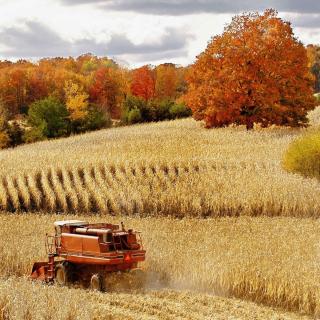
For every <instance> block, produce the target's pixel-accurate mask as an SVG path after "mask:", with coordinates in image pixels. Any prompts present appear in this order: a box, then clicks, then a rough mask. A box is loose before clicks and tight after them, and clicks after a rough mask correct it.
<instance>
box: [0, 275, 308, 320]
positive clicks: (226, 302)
mask: <svg viewBox="0 0 320 320" xmlns="http://www.w3.org/2000/svg"><path fill="white" fill-rule="evenodd" d="M17 305H19V308H17ZM0 310H1V311H0V319H15V320H29V319H33V320H42V319H59V320H60V319H61V320H75V319H78V320H92V319H96V320H100V319H101V320H102V319H103V320H150V319H154V320H157V319H163V320H176V319H186V320H204V319H214V320H225V319H255V320H268V319H270V320H275V319H279V320H280V319H283V320H298V319H301V320H308V319H311V318H310V317H308V316H302V315H297V314H293V313H288V312H284V311H280V310H275V309H272V308H270V307H264V306H258V305H256V304H254V303H250V302H243V301H240V300H237V299H228V298H223V297H216V296H210V295H207V294H199V293H195V292H177V291H172V290H161V291H150V290H148V291H145V292H135V293H134V294H132V293H126V292H122V293H108V294H106V293H95V292H90V291H88V290H81V289H68V288H58V287H55V286H45V285H41V284H37V283H30V281H28V280H26V279H23V278H10V279H8V280H0Z"/></svg>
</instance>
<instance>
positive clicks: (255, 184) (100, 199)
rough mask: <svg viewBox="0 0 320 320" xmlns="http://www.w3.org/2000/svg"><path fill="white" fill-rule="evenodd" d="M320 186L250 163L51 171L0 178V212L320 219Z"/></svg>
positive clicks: (119, 164) (140, 165)
mask: <svg viewBox="0 0 320 320" xmlns="http://www.w3.org/2000/svg"><path fill="white" fill-rule="evenodd" d="M319 193H320V184H319V183H318V182H317V181H315V180H307V179H304V178H302V177H299V176H295V175H288V174H287V173H284V172H282V171H280V170H279V169H278V168H277V167H276V166H271V165H269V166H267V165H263V164H262V165H261V164H256V163H245V162H239V163H231V162H229V163H227V164H226V163H221V162H218V161H216V162H207V163H205V162H162V163H161V162H159V163H148V162H143V163H135V164H127V163H117V164H109V165H108V164H101V163H100V164H97V165H95V166H88V167H80V168H76V167H73V168H64V167H59V166H58V167H50V168H49V169H43V170H41V171H36V172H35V173H33V174H32V173H30V174H25V175H17V176H10V175H6V176H2V177H0V210H3V211H11V212H14V211H22V212H27V211H42V210H43V211H46V212H52V213H55V212H76V213H90V212H92V213H93V212H99V213H102V214H110V215H120V214H125V215H139V216H151V215H153V216H155V215H165V216H168V215H169V216H174V217H184V216H189V217H190V216H192V217H208V216H211V217H220V216H240V215H250V216H259V215H267V216H281V215H282V216H296V217H319V216H320V198H319V196H318V195H319Z"/></svg>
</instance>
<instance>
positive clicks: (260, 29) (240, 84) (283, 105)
mask: <svg viewBox="0 0 320 320" xmlns="http://www.w3.org/2000/svg"><path fill="white" fill-rule="evenodd" d="M187 81H188V84H189V90H188V93H187V95H186V102H187V104H188V105H189V106H190V108H191V109H192V111H193V114H194V118H195V119H200V120H204V121H205V123H206V126H207V127H221V126H225V125H228V124H231V123H236V124H245V125H246V126H247V128H248V129H251V128H252V127H253V124H254V122H256V123H261V125H262V126H269V125H271V124H276V125H288V126H293V127H295V126H303V125H305V124H306V123H307V117H306V116H307V112H308V111H309V110H312V109H313V108H314V106H315V100H314V97H313V95H312V93H313V90H312V86H313V83H312V82H313V81H312V77H311V75H310V73H309V69H308V61H307V54H306V49H305V48H304V46H303V45H302V44H301V43H300V42H298V41H297V39H296V38H295V37H294V35H293V31H292V28H291V26H290V24H289V23H287V22H284V21H282V20H281V19H280V18H278V17H277V12H276V11H275V10H266V11H265V13H264V14H263V15H259V14H258V13H249V14H243V15H240V16H236V17H234V18H233V20H232V22H231V24H230V25H229V26H227V27H226V28H225V30H224V33H223V34H222V35H221V36H216V37H214V38H213V39H212V41H211V42H210V43H209V45H208V47H207V49H206V50H205V52H203V53H202V54H200V55H199V56H198V57H197V61H196V63H195V64H194V65H193V66H192V67H191V69H190V72H189V75H188V78H187Z"/></svg>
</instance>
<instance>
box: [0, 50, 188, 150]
mask: <svg viewBox="0 0 320 320" xmlns="http://www.w3.org/2000/svg"><path fill="white" fill-rule="evenodd" d="M185 72H186V69H185V68H183V67H180V66H176V65H174V64H170V63H167V64H162V65H159V66H156V67H153V66H149V65H146V66H143V67H140V68H137V69H133V70H129V69H127V68H124V67H122V66H120V65H119V64H117V63H116V62H115V61H113V60H112V59H109V58H106V57H101V58H99V57H96V56H94V55H92V54H85V55H82V56H80V57H78V58H72V57H69V58H51V59H42V60H40V61H39V62H37V63H32V62H30V61H26V60H19V61H17V62H15V63H13V62H10V61H0V117H1V122H0V132H1V135H0V140H1V142H0V145H1V146H2V147H6V146H15V145H17V144H20V143H23V142H33V141H38V140H43V139H46V138H53V137H60V136H67V135H70V134H75V133H79V132H84V131H90V130H96V129H100V128H103V127H109V126H110V125H111V119H112V120H118V121H116V123H119V122H120V123H123V124H131V123H138V122H145V121H159V120H164V119H174V118H179V117H185V116H189V115H190V114H191V113H190V109H188V108H187V107H186V106H185V105H184V103H183V101H182V100H181V97H182V96H183V95H184V94H185V92H186V81H185Z"/></svg>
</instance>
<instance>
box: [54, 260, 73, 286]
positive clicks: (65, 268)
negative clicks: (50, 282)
mask: <svg viewBox="0 0 320 320" xmlns="http://www.w3.org/2000/svg"><path fill="white" fill-rule="evenodd" d="M55 282H56V283H57V284H58V285H59V286H66V285H68V284H70V282H71V266H70V265H68V264H63V263H59V264H58V265H57V266H56V268H55Z"/></svg>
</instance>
